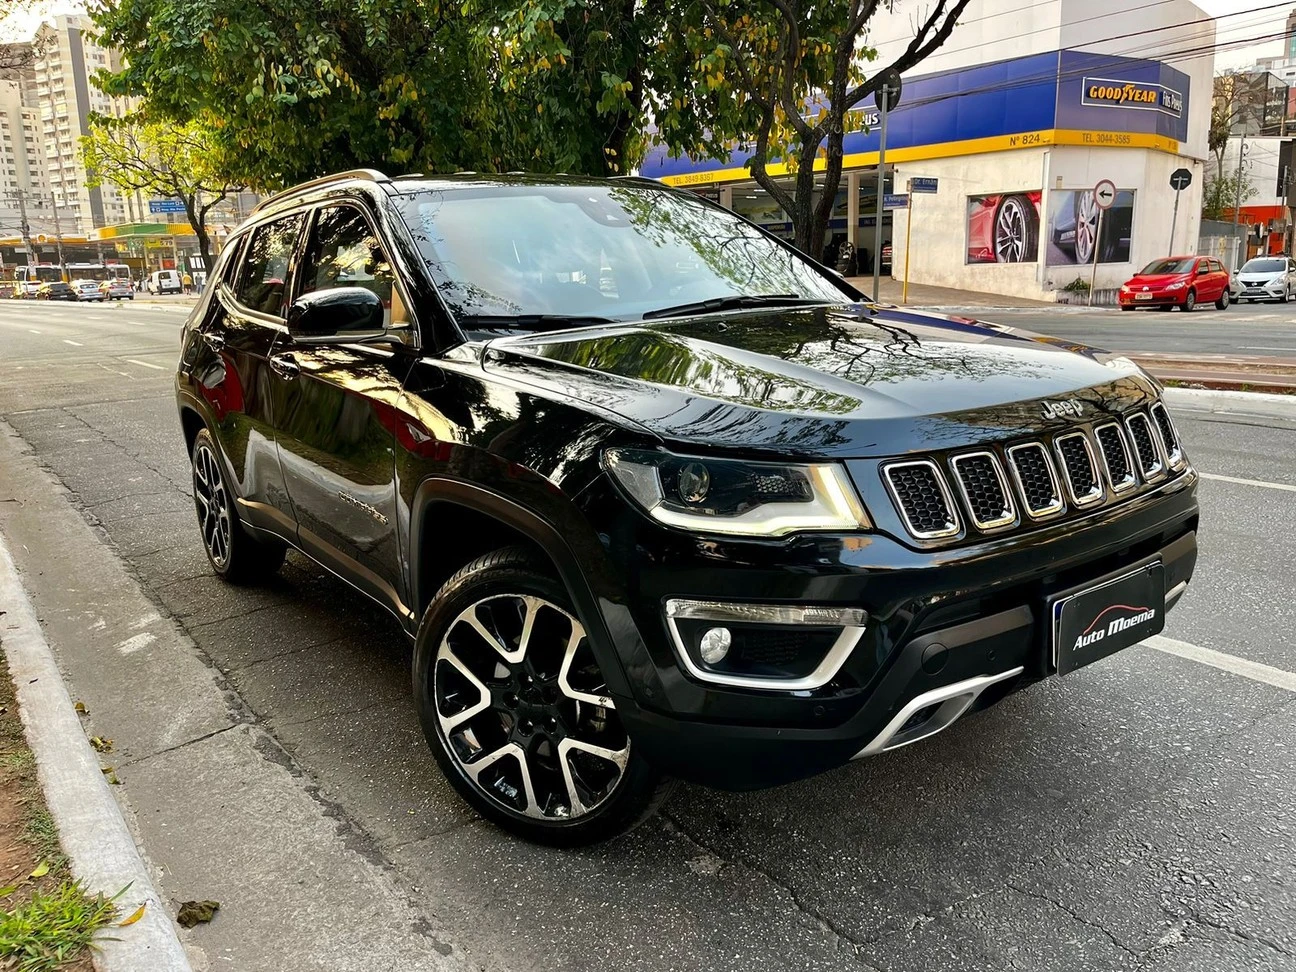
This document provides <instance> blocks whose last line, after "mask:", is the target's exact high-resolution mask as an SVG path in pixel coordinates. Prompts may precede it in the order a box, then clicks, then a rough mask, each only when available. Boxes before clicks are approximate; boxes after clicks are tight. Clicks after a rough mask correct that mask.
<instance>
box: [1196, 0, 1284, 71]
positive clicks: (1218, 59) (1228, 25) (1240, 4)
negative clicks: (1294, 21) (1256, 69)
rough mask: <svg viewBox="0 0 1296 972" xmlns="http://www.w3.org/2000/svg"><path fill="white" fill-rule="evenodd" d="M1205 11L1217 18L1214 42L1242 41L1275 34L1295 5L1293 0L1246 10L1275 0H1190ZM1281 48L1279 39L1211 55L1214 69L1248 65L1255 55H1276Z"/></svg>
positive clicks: (1221, 69) (1272, 2) (1281, 28)
mask: <svg viewBox="0 0 1296 972" xmlns="http://www.w3.org/2000/svg"><path fill="white" fill-rule="evenodd" d="M1193 2H1194V3H1196V4H1197V6H1199V7H1201V8H1202V9H1203V10H1204V11H1206V13H1208V14H1210V15H1211V16H1212V17H1215V18H1217V21H1216V25H1215V36H1216V42H1217V43H1219V42H1225V41H1242V40H1245V39H1246V38H1247V37H1262V36H1264V35H1266V34H1276V33H1278V32H1280V31H1282V30H1283V28H1284V25H1285V24H1286V23H1287V14H1288V13H1289V12H1290V11H1291V10H1292V9H1293V8H1296V0H1292V3H1291V4H1290V5H1284V6H1282V7H1279V8H1278V9H1277V10H1266V11H1263V12H1261V13H1250V12H1249V11H1254V10H1256V8H1258V7H1271V6H1273V5H1274V3H1275V2H1277V0H1193ZM1282 52H1283V44H1282V41H1281V40H1271V41H1267V42H1266V43H1263V44H1252V45H1246V46H1241V47H1238V48H1236V49H1233V50H1226V51H1220V52H1218V53H1217V54H1216V55H1215V70H1216V71H1223V70H1225V69H1228V68H1243V67H1250V66H1251V65H1252V64H1254V63H1255V60H1256V58H1257V57H1271V56H1273V57H1276V56H1278V55H1281V54H1282Z"/></svg>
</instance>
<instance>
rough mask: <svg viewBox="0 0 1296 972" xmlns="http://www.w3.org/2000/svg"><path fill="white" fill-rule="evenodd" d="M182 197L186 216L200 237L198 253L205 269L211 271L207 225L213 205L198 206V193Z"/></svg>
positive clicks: (195, 234) (195, 233)
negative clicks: (208, 215)
mask: <svg viewBox="0 0 1296 972" xmlns="http://www.w3.org/2000/svg"><path fill="white" fill-rule="evenodd" d="M180 198H181V200H182V201H183V202H184V208H185V216H187V217H188V218H189V226H190V228H191V229H192V230H193V231H194V236H196V237H197V238H198V255H199V256H200V257H202V264H203V270H204V271H206V272H207V273H211V237H209V236H208V235H207V226H206V222H207V210H208V209H210V208H211V206H210V205H207V206H203V207H202V208H201V209H200V208H199V207H198V194H197V193H189V194H187V195H181V196H180ZM222 198H223V197H222ZM177 269H178V268H177Z"/></svg>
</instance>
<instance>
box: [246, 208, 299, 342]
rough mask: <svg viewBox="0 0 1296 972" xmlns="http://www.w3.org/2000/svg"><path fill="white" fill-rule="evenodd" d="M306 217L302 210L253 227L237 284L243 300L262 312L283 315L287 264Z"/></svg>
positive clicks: (277, 315)
mask: <svg viewBox="0 0 1296 972" xmlns="http://www.w3.org/2000/svg"><path fill="white" fill-rule="evenodd" d="M304 219H305V217H304V216H302V215H301V214H298V215H295V216H288V217H286V218H284V219H279V220H275V221H274V222H273V223H266V225H264V226H260V227H257V228H256V229H255V230H253V231H252V237H251V239H249V240H248V244H247V249H245V250H244V251H243V260H242V269H241V270H240V271H239V275H238V286H237V287H236V288H235V293H236V294H237V296H238V300H239V303H240V304H242V305H243V306H245V307H250V308H251V309H252V310H256V311H260V312H261V313H263V314H271V315H273V316H275V317H282V316H283V304H284V295H285V293H286V292H287V291H286V288H287V284H288V264H289V262H290V261H291V259H292V252H293V248H294V247H296V246H297V238H298V237H299V236H300V235H301V231H302V223H303V221H304Z"/></svg>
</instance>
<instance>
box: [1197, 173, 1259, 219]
mask: <svg viewBox="0 0 1296 972" xmlns="http://www.w3.org/2000/svg"><path fill="white" fill-rule="evenodd" d="M1254 194H1255V186H1253V185H1252V184H1251V177H1250V174H1249V173H1248V172H1247V170H1246V169H1245V167H1244V168H1243V169H1242V171H1241V172H1238V171H1237V170H1236V169H1235V170H1232V171H1228V172H1224V173H1221V172H1220V171H1219V170H1216V171H1215V172H1213V173H1209V174H1208V175H1207V176H1206V182H1205V184H1204V185H1203V186H1202V219H1216V220H1219V219H1224V218H1225V214H1226V213H1227V214H1228V215H1229V218H1232V213H1233V209H1234V207H1236V206H1237V205H1238V200H1239V199H1240V200H1241V201H1242V203H1243V205H1245V204H1246V201H1247V200H1248V199H1250V198H1251V196H1253V195H1254Z"/></svg>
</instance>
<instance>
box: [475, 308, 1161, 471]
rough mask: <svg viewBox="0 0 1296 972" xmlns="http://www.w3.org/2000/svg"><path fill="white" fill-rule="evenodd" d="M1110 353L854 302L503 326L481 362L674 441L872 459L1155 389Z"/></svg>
mask: <svg viewBox="0 0 1296 972" xmlns="http://www.w3.org/2000/svg"><path fill="white" fill-rule="evenodd" d="M1109 358H1110V356H1108V355H1106V353H1105V352H1101V351H1098V350H1096V349H1093V348H1089V347H1086V346H1084V345H1076V344H1071V343H1068V342H1063V341H1060V340H1058V339H1055V338H1049V337H1042V336H1040V335H1036V334H1032V333H1029V332H1025V331H1018V330H1016V329H1014V328H1008V327H1002V326H999V325H995V324H989V323H983V322H979V321H974V320H968V319H960V318H950V317H938V316H933V315H927V314H918V313H911V312H907V311H902V310H901V309H899V308H881V307H872V306H869V305H851V306H849V307H840V308H830V307H815V308H806V309H781V310H773V309H771V310H761V311H758V312H751V311H744V312H738V313H729V314H711V315H706V316H702V317H694V318H687V319H668V320H660V321H636V322H632V323H627V324H620V325H614V326H607V327H599V328H583V329H579V330H573V331H567V332H561V333H551V334H540V335H534V336H529V337H517V338H502V339H498V340H496V341H493V342H491V343H490V345H489V353H488V354H486V355H485V361H486V364H485V367H486V368H487V369H489V370H491V371H493V372H495V373H498V374H507V375H509V376H511V377H513V378H515V379H516V380H518V381H522V382H525V383H527V384H530V385H533V386H541V387H543V388H544V389H546V390H547V391H548V392H549V393H551V394H556V395H562V396H564V397H569V398H573V399H577V400H580V401H585V402H589V403H591V404H592V405H594V406H596V407H598V408H600V409H603V410H606V411H609V412H612V413H615V414H617V415H620V416H622V417H623V418H625V419H626V420H627V421H628V422H630V423H633V424H635V425H637V426H639V427H640V428H641V429H646V430H648V431H650V432H651V433H653V434H654V435H656V436H658V437H659V438H661V439H662V440H663V441H665V442H666V443H667V444H669V445H671V446H672V447H675V446H679V447H683V448H685V449H687V447H688V446H689V445H692V444H701V445H705V446H707V447H708V448H713V449H721V450H727V449H732V450H735V451H747V452H750V451H759V452H776V453H778V454H780V455H799V456H806V457H813V456H841V457H848V456H850V457H857V458H862V457H867V456H874V455H896V454H903V453H905V452H909V451H912V450H930V449H933V448H953V447H956V446H960V445H964V444H968V443H974V442H986V441H989V440H992V439H1002V438H1013V437H1016V436H1020V435H1021V434H1023V433H1024V432H1027V431H1030V432H1034V431H1037V430H1040V429H1043V428H1047V427H1050V425H1056V424H1064V423H1065V422H1072V423H1073V422H1075V421H1077V420H1078V419H1080V418H1082V417H1097V416H1098V415H1101V414H1105V413H1107V412H1109V411H1110V410H1111V409H1112V408H1114V407H1120V408H1124V407H1126V405H1127V404H1129V403H1132V402H1133V401H1135V400H1142V399H1144V398H1146V397H1148V396H1149V395H1153V394H1155V389H1156V386H1155V385H1154V384H1153V383H1152V382H1151V381H1150V379H1148V378H1147V376H1146V375H1145V374H1144V373H1143V372H1142V371H1141V370H1140V369H1139V368H1138V367H1137V366H1135V365H1134V364H1133V363H1132V362H1130V361H1128V360H1126V359H1124V358H1110V360H1109ZM1050 403H1052V404H1050ZM1054 406H1058V407H1054ZM1059 407H1060V409H1061V412H1059Z"/></svg>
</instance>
